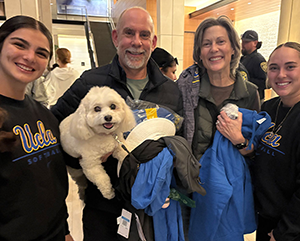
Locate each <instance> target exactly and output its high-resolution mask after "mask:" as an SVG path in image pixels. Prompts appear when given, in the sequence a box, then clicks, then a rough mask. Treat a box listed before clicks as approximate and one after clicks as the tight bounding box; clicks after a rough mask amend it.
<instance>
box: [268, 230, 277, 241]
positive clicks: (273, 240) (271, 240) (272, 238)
mask: <svg viewBox="0 0 300 241" xmlns="http://www.w3.org/2000/svg"><path fill="white" fill-rule="evenodd" d="M268 235H269V236H270V237H271V238H270V241H276V239H275V238H274V236H273V230H272V231H271V232H270V233H268Z"/></svg>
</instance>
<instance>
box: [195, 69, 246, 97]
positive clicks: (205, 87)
mask: <svg viewBox="0 0 300 241" xmlns="http://www.w3.org/2000/svg"><path fill="white" fill-rule="evenodd" d="M249 95H250V94H249V91H248V88H247V86H246V82H245V81H244V79H243V77H242V75H241V74H240V72H239V71H236V78H235V83H234V88H233V91H232V92H231V94H230V96H229V99H233V100H239V99H242V98H245V97H248V96H249ZM199 96H200V97H201V98H204V99H208V100H210V101H211V99H210V98H211V96H210V81H209V78H208V75H207V73H204V74H203V75H202V76H201V85H200V90H199Z"/></svg>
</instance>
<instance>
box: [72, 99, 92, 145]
mask: <svg viewBox="0 0 300 241" xmlns="http://www.w3.org/2000/svg"><path fill="white" fill-rule="evenodd" d="M86 115H87V113H86V109H85V105H84V103H83V101H81V103H80V105H79V107H78V109H77V110H76V111H75V112H74V115H73V118H72V120H71V124H70V133H71V135H72V136H74V137H75V138H77V139H82V140H87V139H89V138H91V137H92V136H93V135H95V133H94V131H93V130H92V129H91V128H90V127H89V125H88V123H87V121H86Z"/></svg>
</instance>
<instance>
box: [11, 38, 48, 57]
mask: <svg viewBox="0 0 300 241" xmlns="http://www.w3.org/2000/svg"><path fill="white" fill-rule="evenodd" d="M11 40H19V41H21V42H23V43H24V44H26V45H27V46H29V45H30V44H29V42H28V41H26V40H25V39H22V38H18V37H13V38H11ZM38 50H41V51H44V52H47V53H48V54H49V55H50V52H49V50H48V49H45V48H40V47H39V48H38Z"/></svg>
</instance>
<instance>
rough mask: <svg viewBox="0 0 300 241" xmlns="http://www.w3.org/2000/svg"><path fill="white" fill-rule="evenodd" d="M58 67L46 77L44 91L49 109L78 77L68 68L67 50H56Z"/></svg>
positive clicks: (69, 60) (75, 72)
mask: <svg viewBox="0 0 300 241" xmlns="http://www.w3.org/2000/svg"><path fill="white" fill-rule="evenodd" d="M56 55H57V63H58V67H57V68H54V69H53V70H52V71H51V72H50V73H49V74H48V75H47V77H46V81H45V84H46V90H47V93H48V96H49V107H51V106H53V105H55V104H56V101H57V100H58V98H59V97H61V96H62V95H63V94H64V93H65V91H66V90H67V89H69V87H70V86H71V85H72V84H73V83H74V81H75V80H76V79H77V78H78V77H79V75H80V74H79V73H78V72H77V71H76V70H75V69H73V68H72V67H70V66H69V64H70V63H71V52H70V51H69V50H68V49H67V48H58V49H57V50H56Z"/></svg>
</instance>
